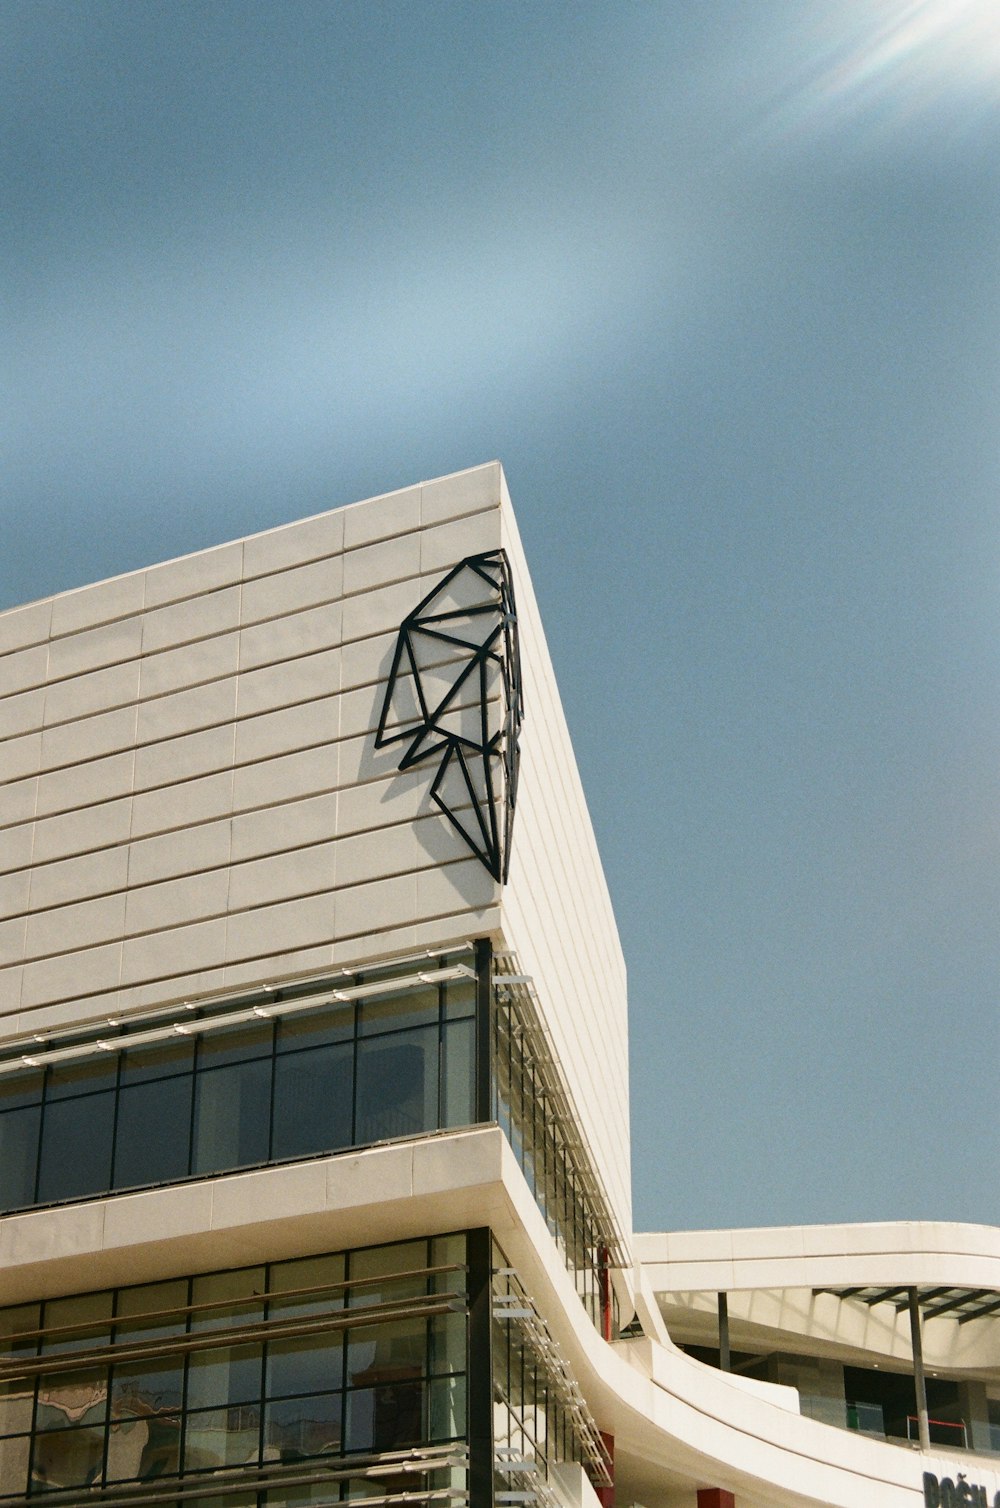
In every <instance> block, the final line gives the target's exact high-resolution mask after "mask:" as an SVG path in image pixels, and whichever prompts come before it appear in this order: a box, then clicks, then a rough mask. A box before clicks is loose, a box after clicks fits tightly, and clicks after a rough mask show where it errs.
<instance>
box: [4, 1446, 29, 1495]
mask: <svg viewBox="0 0 1000 1508" xmlns="http://www.w3.org/2000/svg"><path fill="white" fill-rule="evenodd" d="M30 1453H31V1440H30V1438H29V1437H28V1436H27V1435H24V1436H22V1437H21V1439H20V1440H4V1439H0V1482H2V1483H3V1484H4V1491H5V1492H15V1491H16V1492H23V1491H24V1490H25V1486H26V1484H27V1480H28V1457H29V1455H30Z"/></svg>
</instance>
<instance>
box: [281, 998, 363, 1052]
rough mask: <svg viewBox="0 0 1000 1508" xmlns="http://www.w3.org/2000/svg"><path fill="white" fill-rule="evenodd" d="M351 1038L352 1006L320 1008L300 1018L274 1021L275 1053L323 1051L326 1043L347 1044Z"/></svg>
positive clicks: (305, 1013) (303, 1013)
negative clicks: (276, 1040) (320, 1049)
mask: <svg viewBox="0 0 1000 1508" xmlns="http://www.w3.org/2000/svg"><path fill="white" fill-rule="evenodd" d="M353 1036H354V1004H353V1002H352V1003H351V1004H349V1005H324V1006H319V1007H318V1008H317V1009H315V1010H306V1009H304V1010H303V1011H302V1014H301V1015H300V1014H299V1013H298V1012H295V1013H294V1014H293V1015H289V1016H282V1017H280V1018H279V1020H278V1052H279V1053H281V1052H297V1051H298V1050H299V1049H300V1048H302V1047H325V1046H326V1045H327V1043H330V1042H350V1041H351V1039H352V1038H353Z"/></svg>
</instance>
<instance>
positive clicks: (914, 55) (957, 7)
mask: <svg viewBox="0 0 1000 1508" xmlns="http://www.w3.org/2000/svg"><path fill="white" fill-rule="evenodd" d="M793 47H794V51H795V53H796V54H797V56H796V57H795V58H794V60H793V67H792V69H791V77H792V80H793V81H795V82H793V83H792V88H791V92H790V93H789V94H788V95H787V96H786V100H785V104H784V106H783V108H782V110H781V111H780V116H781V126H782V128H783V130H784V131H787V132H789V133H792V132H793V131H795V130H796V129H801V128H803V127H805V128H808V127H809V126H810V125H813V126H817V125H819V126H822V125H837V124H840V123H843V122H845V121H850V120H852V119H864V118H868V119H874V120H875V121H877V122H878V123H879V124H880V125H881V126H883V127H885V128H886V129H889V130H891V129H893V128H899V127H902V126H904V125H905V124H906V123H907V122H908V121H911V120H912V119H913V118H914V117H915V116H918V115H920V114H922V113H923V112H925V111H927V110H929V109H945V110H947V111H948V112H949V114H950V116H951V117H952V119H951V125H952V126H956V125H957V126H961V124H962V122H963V121H964V120H969V121H971V120H975V119H978V118H979V116H980V114H981V112H982V111H983V110H984V109H986V108H992V107H994V106H995V105H996V103H997V101H998V99H1000V5H998V4H997V0H874V3H873V0H850V3H848V4H846V5H844V6H841V7H828V6H825V5H824V6H822V7H820V8H819V9H818V10H814V11H812V12H811V13H810V14H809V15H808V16H807V17H806V18H804V19H803V21H802V22H801V24H800V26H799V28H797V35H796V38H795V41H794V42H793Z"/></svg>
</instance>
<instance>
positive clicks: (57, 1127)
mask: <svg viewBox="0 0 1000 1508" xmlns="http://www.w3.org/2000/svg"><path fill="white" fill-rule="evenodd" d="M114 1115H115V1096H114V1092H113V1091H109V1092H107V1093H104V1094H88V1095H84V1096H83V1098H82V1099H77V1100H56V1101H53V1102H52V1103H50V1104H48V1105H46V1107H45V1119H44V1121H43V1123H42V1153H41V1160H40V1166H39V1171H38V1198H39V1201H40V1202H41V1203H42V1204H52V1203H55V1202H56V1201H58V1200H60V1199H74V1198H76V1197H77V1196H79V1195H80V1194H90V1193H93V1192H94V1190H95V1189H104V1188H107V1186H108V1179H109V1175H110V1172H111V1133H112V1128H113V1126H114Z"/></svg>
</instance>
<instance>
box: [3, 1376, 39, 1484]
mask: <svg viewBox="0 0 1000 1508" xmlns="http://www.w3.org/2000/svg"><path fill="white" fill-rule="evenodd" d="M34 1392H35V1389H34V1385H33V1384H32V1382H31V1381H30V1380H29V1379H27V1378H21V1377H17V1378H15V1379H14V1380H13V1381H12V1382H0V1435H20V1434H26V1433H27V1431H28V1430H30V1429H31V1407H32V1402H33V1398H34ZM2 1481H3V1478H2V1477H0V1482H2Z"/></svg>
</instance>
